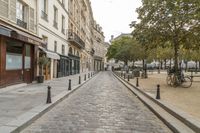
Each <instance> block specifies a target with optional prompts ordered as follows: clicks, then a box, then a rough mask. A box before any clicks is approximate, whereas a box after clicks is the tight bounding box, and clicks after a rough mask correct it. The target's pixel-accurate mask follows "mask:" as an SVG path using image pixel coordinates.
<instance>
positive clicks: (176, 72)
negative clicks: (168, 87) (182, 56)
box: [173, 36, 179, 85]
mask: <svg viewBox="0 0 200 133" xmlns="http://www.w3.org/2000/svg"><path fill="white" fill-rule="evenodd" d="M177 39H178V37H177V36H176V37H174V40H173V41H174V70H175V75H176V76H178V74H179V73H178V51H179V43H178V41H177ZM177 84H178V81H177V79H176V78H175V85H177Z"/></svg>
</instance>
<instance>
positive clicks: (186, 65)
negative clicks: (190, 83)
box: [185, 61, 188, 72]
mask: <svg viewBox="0 0 200 133" xmlns="http://www.w3.org/2000/svg"><path fill="white" fill-rule="evenodd" d="M187 70H188V62H187V61H186V62H185V72H187Z"/></svg>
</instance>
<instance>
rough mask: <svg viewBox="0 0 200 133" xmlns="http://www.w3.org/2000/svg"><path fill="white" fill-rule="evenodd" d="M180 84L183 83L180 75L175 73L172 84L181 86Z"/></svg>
mask: <svg viewBox="0 0 200 133" xmlns="http://www.w3.org/2000/svg"><path fill="white" fill-rule="evenodd" d="M180 84H181V81H180V78H179V76H177V75H175V74H174V75H173V76H172V82H171V86H173V87H177V86H179V85H180Z"/></svg>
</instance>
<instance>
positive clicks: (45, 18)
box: [41, 11, 48, 21]
mask: <svg viewBox="0 0 200 133" xmlns="http://www.w3.org/2000/svg"><path fill="white" fill-rule="evenodd" d="M41 18H42V19H44V20H46V21H48V15H47V13H46V12H44V11H42V12H41Z"/></svg>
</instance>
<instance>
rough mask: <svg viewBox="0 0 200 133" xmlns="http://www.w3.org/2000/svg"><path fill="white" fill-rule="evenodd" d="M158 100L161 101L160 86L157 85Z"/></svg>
mask: <svg viewBox="0 0 200 133" xmlns="http://www.w3.org/2000/svg"><path fill="white" fill-rule="evenodd" d="M156 99H160V85H157V94H156Z"/></svg>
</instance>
